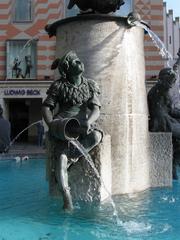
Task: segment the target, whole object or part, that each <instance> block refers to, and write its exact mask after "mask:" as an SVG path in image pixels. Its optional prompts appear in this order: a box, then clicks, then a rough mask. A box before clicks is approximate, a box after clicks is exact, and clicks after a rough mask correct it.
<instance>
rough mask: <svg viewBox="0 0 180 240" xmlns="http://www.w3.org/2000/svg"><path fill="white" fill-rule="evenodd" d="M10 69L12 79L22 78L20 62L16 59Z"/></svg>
mask: <svg viewBox="0 0 180 240" xmlns="http://www.w3.org/2000/svg"><path fill="white" fill-rule="evenodd" d="M13 64H14V65H13V67H12V77H13V78H14V77H15V78H24V76H23V74H22V68H21V67H20V64H21V61H20V60H19V59H18V58H17V57H16V58H15V59H14V62H13Z"/></svg>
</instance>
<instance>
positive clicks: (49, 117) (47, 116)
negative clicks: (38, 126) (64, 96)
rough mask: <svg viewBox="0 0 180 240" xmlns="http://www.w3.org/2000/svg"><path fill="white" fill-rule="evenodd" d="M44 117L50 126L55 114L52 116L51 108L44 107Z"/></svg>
mask: <svg viewBox="0 0 180 240" xmlns="http://www.w3.org/2000/svg"><path fill="white" fill-rule="evenodd" d="M42 115H43V118H44V121H45V123H46V124H47V125H48V126H49V125H50V123H51V122H52V121H53V114H52V111H51V110H50V107H48V106H45V105H43V106H42Z"/></svg>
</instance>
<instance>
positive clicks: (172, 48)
mask: <svg viewBox="0 0 180 240" xmlns="http://www.w3.org/2000/svg"><path fill="white" fill-rule="evenodd" d="M163 17H164V43H165V46H166V48H167V50H168V51H169V52H170V54H171V56H172V59H173V62H174V61H175V60H176V59H177V52H178V50H179V47H180V22H179V17H176V18H175V19H174V16H173V10H172V9H170V10H168V9H167V5H166V3H164V11H163Z"/></svg>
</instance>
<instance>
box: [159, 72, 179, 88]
mask: <svg viewBox="0 0 180 240" xmlns="http://www.w3.org/2000/svg"><path fill="white" fill-rule="evenodd" d="M159 82H160V83H161V85H163V86H164V87H165V88H167V89H169V88H171V87H172V86H173V85H174V83H175V82H176V73H175V72H174V71H173V69H172V68H163V69H162V70H161V71H160V72H159Z"/></svg>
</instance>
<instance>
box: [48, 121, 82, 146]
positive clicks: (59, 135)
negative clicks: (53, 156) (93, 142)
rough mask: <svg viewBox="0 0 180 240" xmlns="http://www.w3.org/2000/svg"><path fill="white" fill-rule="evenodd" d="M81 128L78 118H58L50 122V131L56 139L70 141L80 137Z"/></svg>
mask: <svg viewBox="0 0 180 240" xmlns="http://www.w3.org/2000/svg"><path fill="white" fill-rule="evenodd" d="M79 128H80V122H79V121H78V119H76V118H60V119H59V118H58V119H55V120H53V122H52V123H51V124H50V127H49V132H50V134H51V136H53V137H55V138H56V139H59V140H63V141H65V140H66V141H70V140H73V139H78V137H79V135H80V133H79V132H78V129H79Z"/></svg>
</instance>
